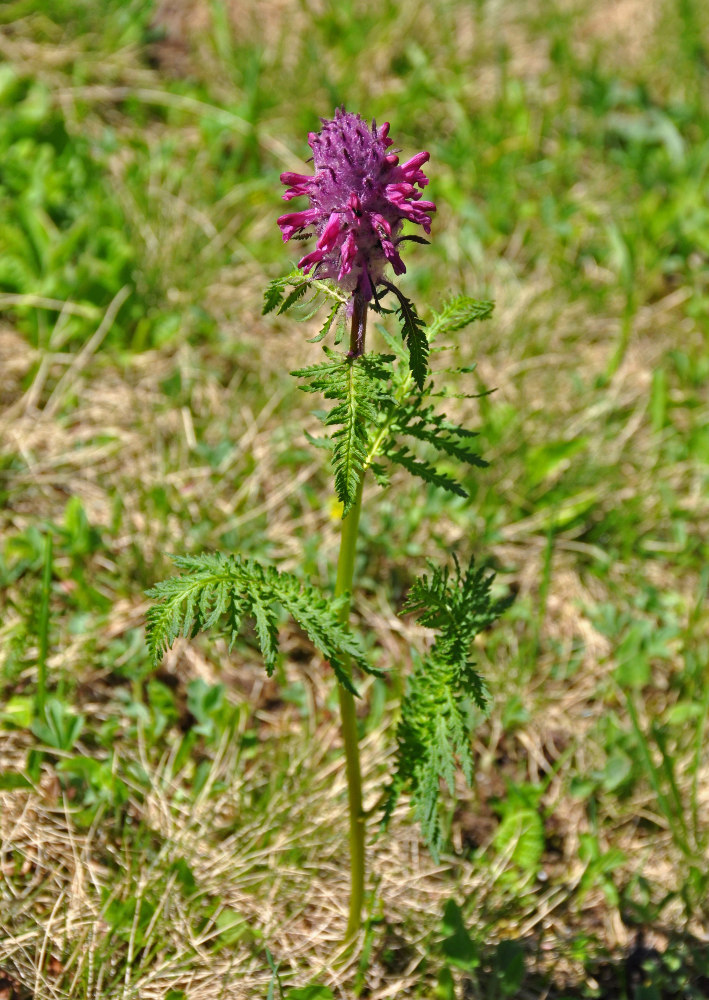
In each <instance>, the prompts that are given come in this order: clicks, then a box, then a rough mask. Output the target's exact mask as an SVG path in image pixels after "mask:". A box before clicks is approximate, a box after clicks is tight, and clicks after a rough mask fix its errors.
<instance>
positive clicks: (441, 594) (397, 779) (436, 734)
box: [384, 561, 509, 857]
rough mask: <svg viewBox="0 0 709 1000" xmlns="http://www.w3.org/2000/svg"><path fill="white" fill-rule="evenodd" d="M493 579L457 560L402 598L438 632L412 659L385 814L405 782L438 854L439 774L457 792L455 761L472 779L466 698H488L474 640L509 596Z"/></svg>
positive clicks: (427, 837) (478, 701)
mask: <svg viewBox="0 0 709 1000" xmlns="http://www.w3.org/2000/svg"><path fill="white" fill-rule="evenodd" d="M491 583H492V576H491V575H490V574H488V573H486V572H485V570H484V569H476V568H475V565H474V563H473V562H472V561H471V563H470V565H469V566H468V568H467V570H466V571H465V572H464V573H463V572H462V571H461V569H460V567H459V566H458V564H457V563H456V564H455V572H454V573H451V572H449V570H448V569H443V570H440V569H434V571H433V573H432V576H431V577H430V578H429V577H428V576H423V577H420V578H419V579H418V580H416V581H415V583H414V585H413V587H412V588H411V592H410V594H409V597H408V600H407V603H406V605H405V610H409V611H414V612H415V613H416V614H417V615H418V619H419V621H420V623H421V624H422V625H424V626H426V627H427V628H432V629H434V630H435V631H436V633H437V635H436V639H435V642H434V643H433V646H432V647H431V649H430V650H429V652H428V654H427V655H426V657H425V658H420V657H417V658H415V659H414V670H413V673H412V675H411V677H410V678H409V681H408V684H407V690H406V694H405V695H404V699H403V702H402V706H401V718H400V721H399V724H398V726H397V733H396V738H397V760H396V772H395V774H394V777H393V779H392V781H391V783H390V786H389V789H388V795H387V802H386V807H385V813H384V822H385V823H386V822H387V821H388V819H389V817H390V816H391V814H392V812H393V809H394V805H395V803H396V801H397V799H398V797H399V795H400V793H401V792H402V791H403V790H404V789H405V788H408V789H409V791H410V793H411V801H412V806H413V808H414V814H415V816H416V819H417V820H418V822H419V823H420V824H421V832H422V835H423V837H424V839H425V840H426V842H427V843H428V845H429V847H430V849H431V851H432V853H433V854H434V857H436V856H437V855H438V852H439V851H440V848H441V841H442V832H441V824H440V820H439V815H438V799H439V795H440V783H441V780H444V781H445V782H446V783H447V785H448V787H449V790H450V792H451V793H453V791H454V787H455V785H454V774H455V769H456V767H457V766H460V767H461V768H462V770H463V773H464V775H465V777H466V780H467V781H468V782H470V781H471V780H472V776H473V757H472V753H471V749H470V735H469V721H468V719H469V714H468V704H469V702H471V701H472V702H475V703H476V704H477V705H478V706H479V707H481V708H483V707H484V706H485V702H486V692H485V687H484V682H483V679H482V677H481V676H480V674H479V673H478V671H477V669H476V667H475V664H474V663H473V662H472V661H471V660H470V659H469V651H470V647H471V644H472V642H473V640H474V638H475V636H476V635H478V634H479V633H480V632H481V631H482V630H483V629H484V628H487V627H489V625H490V624H491V623H492V622H493V621H494V620H495V619H496V618H497V617H498V616H499V615H500V613H501V612H502V611H503V610H504V608H505V607H506V606H507V604H508V603H509V602H508V601H505V600H501V601H500V600H498V601H494V600H493V599H492V598H491V595H490V587H491Z"/></svg>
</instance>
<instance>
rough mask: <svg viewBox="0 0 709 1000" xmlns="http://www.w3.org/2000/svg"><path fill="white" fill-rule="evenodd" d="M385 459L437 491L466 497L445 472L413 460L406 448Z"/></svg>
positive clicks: (458, 485) (462, 490)
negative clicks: (434, 487) (437, 489)
mask: <svg viewBox="0 0 709 1000" xmlns="http://www.w3.org/2000/svg"><path fill="white" fill-rule="evenodd" d="M387 458H389V460H390V461H392V462H394V464H395V465H401V466H402V468H404V469H406V470H407V472H410V473H411V474H412V475H413V476H418V477H419V479H423V480H424V481H425V482H427V483H430V484H431V485H432V486H437V487H438V488H439V489H441V490H445V491H446V492H447V493H454V494H455V495H456V496H459V497H467V496H468V492H467V490H465V489H463V487H462V486H461V485H460V483H457V482H456V481H455V479H453V478H451V476H449V475H448V474H447V473H445V472H439V471H438V470H437V469H436V468H435V467H434V466H433V465H430V463H428V462H425V461H422V460H421V459H418V458H415V457H414V456H413V455H412V454H411V452H410V451H407V449H406V448H399V449H398V450H397V451H394V452H391V454H389V455H387Z"/></svg>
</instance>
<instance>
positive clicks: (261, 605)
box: [147, 553, 376, 694]
mask: <svg viewBox="0 0 709 1000" xmlns="http://www.w3.org/2000/svg"><path fill="white" fill-rule="evenodd" d="M175 564H176V565H177V566H178V567H179V568H180V569H181V570H183V571H184V572H183V573H182V574H181V575H180V576H176V577H171V578H170V579H168V580H163V581H162V582H161V583H158V584H157V585H156V586H155V587H153V588H152V589H151V590H149V591H148V596H149V597H152V598H154V600H155V601H156V603H155V604H154V605H153V606H152V607H151V608H150V609H149V611H148V615H147V623H148V629H147V631H148V646H149V649H150V652H151V655H152V657H153V660H154V662H155V663H156V664H157V663H158V662H159V661H160V660H161V659H162V657H163V656H164V654H165V653H166V651H167V650H168V648H169V647H170V646H172V644H173V643H174V641H175V639H177V637H178V636H179V635H183V636H190V637H193V636H195V635H197V633H198V632H202V631H207V630H213V629H216V628H218V627H221V631H222V632H223V633H224V634H225V636H226V637H227V638H228V640H229V643H230V648H231V646H233V645H234V642H235V641H236V639H237V636H238V634H239V631H240V629H241V623H242V619H243V618H245V617H248V618H250V619H252V621H253V622H254V625H255V629H256V635H257V637H258V641H259V646H260V648H261V653H262V655H263V658H264V661H265V664H266V671H267V673H268V674H269V675H270V674H272V673H273V671H274V670H275V667H276V657H277V654H278V626H279V621H280V609H283V610H284V611H286V612H287V613H288V614H289V615H290V616H291V617H292V618H293V620H294V621H295V622H296V624H298V625H299V626H300V627H301V628H302V629H303V631H304V632H305V633H306V634H307V636H308V638H309V639H310V640H311V642H312V643H313V645H314V646H315V648H316V649H317V650H318V651H319V652H320V653H321V654H322V655H323V657H324V658H325V659H326V660H327V661H328V662H329V663H330V665H331V666H332V669H333V670H334V672H335V674H336V676H337V679H338V681H339V682H340V684H342V685H343V686H344V687H345V688H347V690H348V691H351V692H352V693H353V694H356V693H357V692H356V690H355V688H354V687H353V685H352V681H351V680H350V675H349V664H350V661H351V662H352V663H354V664H355V665H356V666H358V667H359V668H360V669H361V670H363V671H366V672H367V673H375V672H376V671H375V670H374V669H373V668H372V667H370V665H369V663H368V662H367V658H366V655H365V653H364V650H363V648H362V646H361V644H360V642H359V640H358V639H357V638H356V637H355V636H354V635H353V634H352V633H351V632H350V630H349V628H348V627H347V625H344V624H343V623H342V622H341V621H340V618H339V616H338V606H337V605H336V603H335V602H334V601H328V600H326V598H325V597H324V596H323V595H322V593H321V592H320V591H319V590H317V589H316V588H315V587H312V586H310V585H308V584H304V583H301V581H300V580H298V579H297V578H296V577H294V576H293V575H291V574H290V573H280V572H278V570H276V569H275V568H274V567H272V566H264V565H262V564H261V563H258V562H256V561H255V560H253V559H243V558H241V557H239V556H224V555H221V554H220V553H213V554H206V555H201V556H178V557H176V558H175Z"/></svg>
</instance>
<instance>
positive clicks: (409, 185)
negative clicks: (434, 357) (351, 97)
mask: <svg viewBox="0 0 709 1000" xmlns="http://www.w3.org/2000/svg"><path fill="white" fill-rule="evenodd" d="M321 121H322V123H323V127H322V130H321V131H320V132H311V133H310V135H309V136H308V144H309V145H310V147H311V148H312V150H313V162H314V165H315V175H314V176H313V177H310V176H307V175H304V174H294V173H285V174H281V181H282V182H283V183H284V184H285V185H287V186H288V190H287V191H286V193H285V194H284V195H283V198H284V200H285V201H290V199H291V198H297V197H299V196H301V195H306V196H307V197H308V198H309V199H310V208H307V209H305V210H303V211H300V212H291V213H289V214H288V215H282V216H281V217H280V219H279V220H278V225H279V226H280V227H281V230H282V232H283V240H284V242H285V241H287V240H289V239H291V238H292V237H294V236H295V237H299V238H305V237H309V236H312V235H315V236H316V237H317V244H316V246H315V249H314V250H313V251H311V252H310V253H308V254H306V255H305V256H304V257H303V258H302V259H301V260H300V261H299V262H298V266H299V267H301V268H303V270H305V271H312V273H313V277H316V278H332V279H334V280H335V281H337V282H338V284H339V285H340V286H341V287H342V288H344V289H345V290H346V291H348V292H352V294H353V296H355V295H356V297H357V298H359V299H360V300H362V301H363V302H368V301H369V300H370V299H371V298H372V295H373V289H374V288H376V286H377V284H378V283H379V282H380V281H382V280H383V276H384V270H385V268H386V265H387V264H391V266H392V267H393V269H394V273H395V274H403V273H404V272H405V271H406V266H405V264H404V262H403V260H402V259H401V256H400V254H399V246H400V244H401V242H402V240H403V239H407V237H402V236H401V235H400V234H401V228H402V225H403V223H404V220H405V219H408V220H409V221H410V222H414V223H416V224H418V225H421V226H423V229H424V231H425V232H426V233H430V231H431V215H430V213H431V212H435V210H436V206H435V205H434V203H433V202H432V201H422V200H421V192H420V191H417V190H416V185H418V187H420V188H423V187H425V185H426V184H428V178H427V177H426V175H425V174H424V172H423V171H422V170H421V167H422V166H423V164H424V163H425V162H426V161H427V160H428V158H429V154H428V153H425V152H423V153H417V154H416V156H414V157H412V159H410V160H408V161H407V162H406V163H403V164H401V165H400V164H399V157H398V156H397V155H396V154H395V153H387V149H388V147H389V146H391V144H392V140H391V139H390V138H389V136H388V132H389V123H388V122H385V123H384V124H383V125H382V126H381V127H379V128H377V125H376V122H374V121H372V125H371V129H370V128H369V126H368V125H367V123H366V122H365V121H364V120H363V119H362V118H361V117H360V116H359V115H355V114H351V113H349V112H347V111H345V110H344V108H338V109H337V111H336V112H335V117H334V118H333V119H332V120H330V121H328V120H326V119H324V118H323V119H321ZM412 238H413V239H417V237H408V239H412Z"/></svg>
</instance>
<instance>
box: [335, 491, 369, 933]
mask: <svg viewBox="0 0 709 1000" xmlns="http://www.w3.org/2000/svg"><path fill="white" fill-rule="evenodd" d="M363 483H364V479H361V480H360V483H359V488H358V489H357V496H356V497H355V502H354V504H353V505H352V507H351V508H350V512H349V514H348V515H347V517H346V518H345V519H344V521H343V522H342V536H341V538H340V554H339V557H338V560H337V582H336V583H335V597H342V596H343V595H344V594H351V593H352V581H353V578H354V564H355V553H356V547H357V528H358V527H359V515H360V511H361V509H362V486H363ZM349 615H350V601H349V600H348V601H347V602H346V603H345V604H343V606H342V610H341V611H340V618H341V620H342V621H347V619H348V618H349ZM338 694H339V697H340V717H341V719H342V739H343V741H344V744H345V759H346V763H347V797H348V800H349V809H350V876H351V889H350V912H349V919H348V921H347V931H346V932H345V940H346V941H350V940H351V939H352V938H354V936H355V935H356V934H357V932H358V931H359V928H360V925H361V922H362V903H363V901H364V868H365V865H364V810H363V808H362V772H361V769H360V763H359V740H358V737H357V712H356V710H355V700H354V697H353V696H352V695H351V694H350V692H349V691H346V690H345V689H344V688H343V687H342V685H341V684H338Z"/></svg>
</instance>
